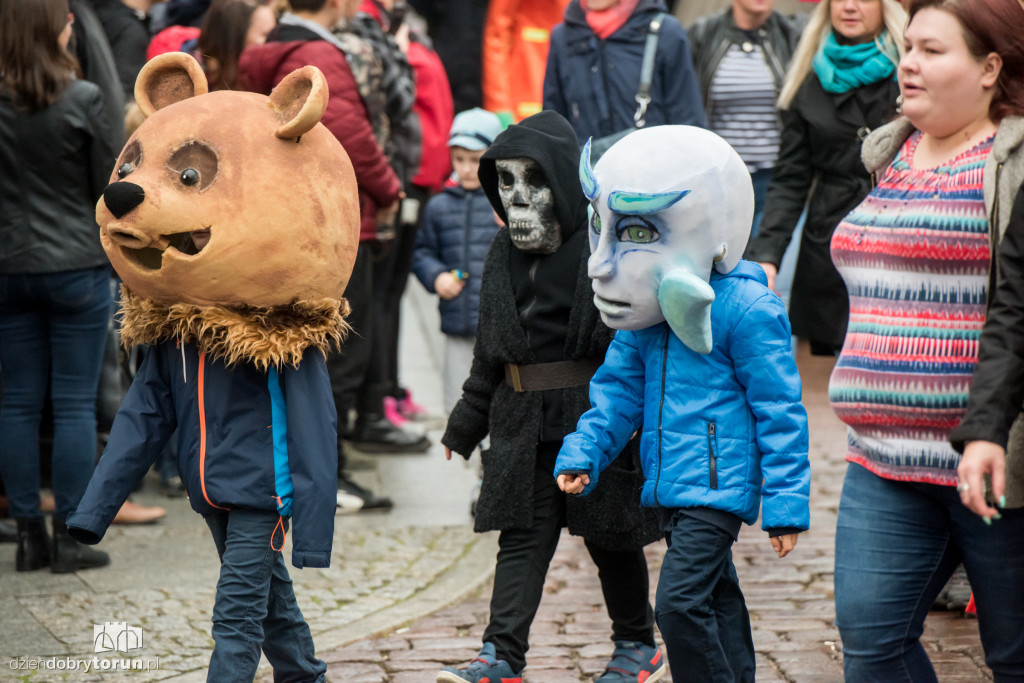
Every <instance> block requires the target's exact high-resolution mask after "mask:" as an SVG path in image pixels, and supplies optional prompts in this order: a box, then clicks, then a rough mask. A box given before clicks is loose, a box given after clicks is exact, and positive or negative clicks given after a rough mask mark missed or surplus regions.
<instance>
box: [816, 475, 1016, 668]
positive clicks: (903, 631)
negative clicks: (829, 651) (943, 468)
mask: <svg viewBox="0 0 1024 683" xmlns="http://www.w3.org/2000/svg"><path fill="white" fill-rule="evenodd" d="M1002 515H1003V518H1002V519H999V520H994V521H993V522H992V526H986V525H985V524H984V523H982V521H981V518H980V517H978V516H977V515H975V514H974V513H973V512H971V511H970V510H968V509H967V508H966V507H964V505H963V504H962V503H961V502H960V496H959V495H958V494H957V492H956V490H955V489H954V488H953V487H952V486H936V485H933V484H915V483H910V482H899V481H891V480H888V479H883V478H882V477H879V476H877V475H875V474H873V473H872V472H870V471H869V470H867V469H866V468H864V467H862V466H861V465H857V464H853V463H851V464H850V465H849V466H848V467H847V469H846V478H845V480H844V481H843V493H842V497H841V499H840V502H839V516H838V520H837V523H836V573H835V592H836V625H837V626H838V627H839V633H840V635H841V636H842V638H843V671H844V673H845V675H846V680H847V681H851V682H853V683H864V682H867V681H878V682H880V683H881V682H883V681H884V682H885V683H900V682H908V683H909V682H913V683H927V681H936V680H937V679H936V677H935V670H934V669H933V668H932V664H931V661H930V660H929V659H928V654H927V652H926V651H925V649H924V647H923V646H922V645H921V634H922V632H923V631H924V620H925V617H926V616H927V615H928V610H929V608H930V607H931V604H932V602H934V601H935V596H937V595H938V594H939V591H940V590H942V587H943V585H945V583H946V581H947V579H949V577H950V575H952V573H953V570H954V569H955V568H956V566H957V565H958V564H960V563H961V562H963V565H964V568H966V569H967V576H968V578H969V579H970V581H971V588H972V589H973V590H974V600H975V603H976V604H977V607H978V629H979V631H980V632H981V644H982V646H983V647H984V649H985V663H986V664H988V666H989V667H990V668H991V669H992V673H993V674H994V677H995V680H996V681H1024V628H1022V627H1021V625H1022V624H1024V509H1015V510H1006V511H1004V512H1003V513H1002Z"/></svg>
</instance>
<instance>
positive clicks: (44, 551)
mask: <svg viewBox="0 0 1024 683" xmlns="http://www.w3.org/2000/svg"><path fill="white" fill-rule="evenodd" d="M17 521H18V552H17V553H16V554H15V556H14V568H15V569H17V570H18V571H19V572H30V571H32V570H34V569H42V568H43V567H47V566H49V565H50V537H49V536H47V535H46V520H45V519H43V518H42V517H36V518H33V519H19V520H17Z"/></svg>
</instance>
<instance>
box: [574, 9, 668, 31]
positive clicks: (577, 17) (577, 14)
mask: <svg viewBox="0 0 1024 683" xmlns="http://www.w3.org/2000/svg"><path fill="white" fill-rule="evenodd" d="M655 12H666V13H667V12H668V8H667V7H666V6H665V0H640V2H638V3H637V5H636V9H634V10H633V14H631V15H630V16H629V19H628V20H627V21H626V23H625V25H624V26H623V27H622V28H620V29H619V30H618V31H616V32H615V33H613V34H612V35H613V36H614V35H616V34H618V33H620V32H621V31H631V30H633V28H634V26H635V25H641V26H642V30H643V31H644V32H646V31H647V26H648V25H649V24H650V23H651V19H650V17H648V16H643V15H646V14H652V13H655ZM637 17H642V20H640V19H638V18H637ZM565 23H566V24H567V25H569V26H580V27H583V28H585V29H586V30H587V31H591V28H590V25H589V24H587V13H586V12H584V11H583V7H582V6H581V5H580V0H572V2H570V3H569V6H568V7H566V8H565Z"/></svg>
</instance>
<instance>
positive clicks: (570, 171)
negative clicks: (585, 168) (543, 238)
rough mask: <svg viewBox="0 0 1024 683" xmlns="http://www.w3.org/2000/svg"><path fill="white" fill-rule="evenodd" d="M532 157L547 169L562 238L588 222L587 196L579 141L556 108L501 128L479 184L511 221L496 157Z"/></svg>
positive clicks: (484, 160)
mask: <svg viewBox="0 0 1024 683" xmlns="http://www.w3.org/2000/svg"><path fill="white" fill-rule="evenodd" d="M522 157H526V158H528V159H533V160H534V161H536V162H537V164H538V165H539V166H540V167H541V169H542V170H543V171H544V175H545V177H547V179H548V184H549V185H551V189H552V190H553V191H554V195H555V216H557V218H558V225H559V227H560V228H561V230H562V241H563V242H565V241H566V239H567V238H568V237H569V235H571V234H572V233H574V232H576V230H578V229H580V228H581V227H585V226H586V223H587V199H586V197H584V196H583V188H582V187H581V186H580V176H579V167H580V143H579V142H578V141H577V140H576V133H575V131H573V129H572V126H571V125H569V122H568V121H566V120H565V118H564V117H563V116H562V115H561V114H558V113H556V112H553V111H542V112H540V113H539V114H534V115H533V116H529V117H527V118H525V119H523V120H522V121H520V122H519V123H517V124H512V125H511V126H509V127H508V128H507V129H506V130H505V131H504V132H502V133H501V134H500V135H499V136H498V137H497V138H495V139H494V142H493V143H492V144H491V146H490V147H489V148H488V149H487V151H486V152H484V155H483V157H481V158H480V171H479V175H480V184H481V185H482V187H483V189H484V192H486V193H487V198H488V199H489V200H490V201H491V206H493V207H494V210H495V211H496V212H497V213H498V216H500V217H501V220H502V222H504V223H506V224H507V223H508V217H507V216H506V215H505V207H504V206H503V205H502V203H501V197H500V196H499V195H498V171H497V168H496V166H495V163H494V162H495V160H496V159H517V158H522Z"/></svg>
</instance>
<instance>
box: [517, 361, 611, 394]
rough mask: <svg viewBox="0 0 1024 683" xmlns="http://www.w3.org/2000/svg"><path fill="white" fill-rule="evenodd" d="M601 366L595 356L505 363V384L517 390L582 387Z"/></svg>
mask: <svg viewBox="0 0 1024 683" xmlns="http://www.w3.org/2000/svg"><path fill="white" fill-rule="evenodd" d="M599 367H601V361H599V360H596V359H594V358H584V359H581V360H559V361H554V362H552V363H532V364H530V365H516V364H515V363H505V384H507V385H509V386H510V387H512V389H513V390H514V391H517V392H521V391H546V390H548V389H568V388H569V387H581V386H585V385H587V384H589V383H590V378H591V377H593V376H594V373H595V372H597V369H598V368H599Z"/></svg>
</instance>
